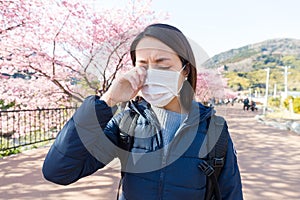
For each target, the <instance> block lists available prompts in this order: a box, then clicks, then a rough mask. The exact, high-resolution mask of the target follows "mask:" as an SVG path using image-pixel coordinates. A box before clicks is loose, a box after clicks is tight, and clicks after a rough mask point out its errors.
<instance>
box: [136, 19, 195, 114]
mask: <svg viewBox="0 0 300 200" xmlns="http://www.w3.org/2000/svg"><path fill="white" fill-rule="evenodd" d="M144 37H153V38H156V39H158V40H159V41H161V42H163V43H164V44H166V45H167V46H169V47H170V48H171V49H173V50H174V51H175V52H176V53H177V55H178V56H179V58H180V59H181V62H182V67H183V66H185V69H184V70H188V77H187V80H186V81H184V83H183V86H182V89H181V91H180V103H181V104H182V106H183V108H184V109H186V110H189V108H190V106H191V102H192V100H193V98H194V91H195V90H196V84H197V69H196V61H195V57H194V53H193V50H192V48H191V46H190V43H189V42H188V40H187V38H186V37H185V36H184V34H183V33H182V32H181V31H180V30H179V29H178V28H176V27H174V26H171V25H168V24H152V25H149V26H147V27H146V28H145V29H144V31H143V32H141V33H140V34H138V35H137V37H136V38H135V39H134V41H133V42H132V44H131V47H130V56H131V60H132V64H133V65H134V66H135V62H136V55H135V49H136V46H137V45H138V43H139V42H140V41H141V39H143V38H144Z"/></svg>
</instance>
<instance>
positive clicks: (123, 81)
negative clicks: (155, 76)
mask: <svg viewBox="0 0 300 200" xmlns="http://www.w3.org/2000/svg"><path fill="white" fill-rule="evenodd" d="M146 74H147V72H146V69H145V68H144V67H134V68H133V69H131V70H129V71H128V72H126V73H125V74H122V75H120V76H118V77H117V78H116V79H115V80H114V81H113V83H112V85H111V86H110V88H109V89H108V91H107V92H105V94H103V96H102V97H101V100H103V101H105V102H106V103H107V105H108V106H110V107H112V106H114V105H116V104H117V103H120V102H126V101H129V100H130V99H132V98H133V97H135V96H136V94H137V93H138V91H139V90H140V89H141V88H142V86H143V84H144V81H145V78H146Z"/></svg>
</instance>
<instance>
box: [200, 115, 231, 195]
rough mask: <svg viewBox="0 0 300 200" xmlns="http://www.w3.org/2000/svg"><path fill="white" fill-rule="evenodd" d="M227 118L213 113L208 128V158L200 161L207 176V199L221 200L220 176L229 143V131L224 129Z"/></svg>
mask: <svg viewBox="0 0 300 200" xmlns="http://www.w3.org/2000/svg"><path fill="white" fill-rule="evenodd" d="M224 125H225V119H224V118H223V117H221V116H216V115H212V116H211V118H210V122H209V127H208V130H207V136H206V138H207V141H206V148H207V152H209V153H208V156H207V160H203V162H202V163H200V165H199V168H200V169H201V170H202V171H203V172H204V173H205V175H206V176H207V183H206V194H205V200H212V199H215V200H221V199H222V197H221V192H220V189H219V184H218V177H219V175H220V173H221V170H222V167H223V166H224V163H225V157H226V152H227V144H228V137H229V135H228V131H223V127H224Z"/></svg>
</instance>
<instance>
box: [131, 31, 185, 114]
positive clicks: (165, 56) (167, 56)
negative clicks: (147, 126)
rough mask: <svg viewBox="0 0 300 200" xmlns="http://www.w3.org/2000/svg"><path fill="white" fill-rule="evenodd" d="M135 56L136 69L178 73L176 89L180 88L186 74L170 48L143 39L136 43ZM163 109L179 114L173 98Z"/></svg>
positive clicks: (176, 100)
mask: <svg viewBox="0 0 300 200" xmlns="http://www.w3.org/2000/svg"><path fill="white" fill-rule="evenodd" d="M135 55H136V66H137V67H144V68H146V69H157V70H168V71H177V72H180V76H179V80H178V86H179V88H178V89H180V88H181V86H182V84H183V81H184V78H185V76H186V74H185V73H186V72H185V71H184V70H182V62H181V60H180V58H179V56H178V55H177V54H176V53H175V52H174V51H173V50H172V49H171V48H170V47H168V46H167V45H165V44H164V43H162V42H161V41H159V40H157V39H155V38H152V37H145V38H143V39H141V41H140V42H139V43H138V45H137V47H136V50H135ZM162 82H163V80H162ZM174 84H175V83H174ZM164 108H165V109H168V110H172V111H176V112H180V105H179V100H178V98H177V97H175V96H174V98H173V99H172V100H171V101H170V103H168V104H167V105H166V106H164Z"/></svg>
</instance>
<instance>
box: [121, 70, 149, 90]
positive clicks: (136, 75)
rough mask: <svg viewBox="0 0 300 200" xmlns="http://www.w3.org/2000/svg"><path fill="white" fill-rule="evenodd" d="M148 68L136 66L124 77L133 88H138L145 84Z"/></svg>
mask: <svg viewBox="0 0 300 200" xmlns="http://www.w3.org/2000/svg"><path fill="white" fill-rule="evenodd" d="M145 77H146V70H145V69H144V68H141V67H135V68H133V69H132V70H130V71H129V72H128V73H127V74H126V75H125V76H124V78H126V79H127V80H128V81H129V83H130V85H131V87H132V89H133V90H138V89H139V88H140V87H142V85H143V84H144V80H145Z"/></svg>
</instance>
